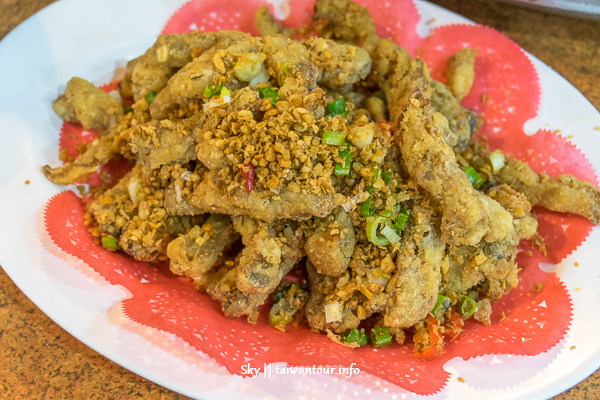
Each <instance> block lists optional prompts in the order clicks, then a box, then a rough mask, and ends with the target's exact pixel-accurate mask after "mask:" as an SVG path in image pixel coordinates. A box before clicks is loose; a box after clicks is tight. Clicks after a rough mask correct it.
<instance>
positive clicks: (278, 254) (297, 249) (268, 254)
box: [233, 216, 304, 294]
mask: <svg viewBox="0 0 600 400" xmlns="http://www.w3.org/2000/svg"><path fill="white" fill-rule="evenodd" d="M233 222H234V227H235V229H236V231H238V232H240V234H241V235H242V242H243V244H244V249H243V250H242V252H241V253H240V259H239V267H238V268H237V277H236V285H237V288H238V289H239V290H241V291H242V292H244V293H250V294H254V293H270V292H272V291H273V290H274V289H275V288H276V287H277V285H278V284H279V282H280V281H281V278H283V276H284V275H285V274H287V273H288V272H289V271H290V270H291V269H292V268H293V267H294V265H296V263H297V262H298V261H299V260H300V258H302V257H303V256H304V251H303V250H302V245H303V243H304V237H303V235H302V233H301V232H300V230H299V229H298V227H297V225H296V224H295V223H293V222H292V221H285V220H282V221H278V222H276V223H273V224H266V223H264V222H261V221H257V220H255V219H253V218H250V217H247V216H243V217H234V218H233Z"/></svg>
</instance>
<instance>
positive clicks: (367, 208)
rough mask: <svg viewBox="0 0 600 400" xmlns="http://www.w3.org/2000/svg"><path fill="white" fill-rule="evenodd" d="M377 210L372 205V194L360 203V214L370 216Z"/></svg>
mask: <svg viewBox="0 0 600 400" xmlns="http://www.w3.org/2000/svg"><path fill="white" fill-rule="evenodd" d="M374 212H375V207H371V196H369V198H368V199H366V200H365V201H363V202H362V203H360V216H361V217H370V216H371V215H373V213H374Z"/></svg>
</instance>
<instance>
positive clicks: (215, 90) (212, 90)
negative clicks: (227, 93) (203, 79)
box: [202, 83, 223, 99]
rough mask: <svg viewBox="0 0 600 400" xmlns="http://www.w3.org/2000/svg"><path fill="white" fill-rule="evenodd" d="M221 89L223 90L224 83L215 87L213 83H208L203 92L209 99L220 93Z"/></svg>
mask: <svg viewBox="0 0 600 400" xmlns="http://www.w3.org/2000/svg"><path fill="white" fill-rule="evenodd" d="M221 90H223V84H222V83H219V86H217V87H214V86H213V85H208V86H207V87H205V88H204V92H203V93H202V94H203V95H204V97H206V98H207V99H210V98H211V97H213V96H216V95H218V94H220V93H221Z"/></svg>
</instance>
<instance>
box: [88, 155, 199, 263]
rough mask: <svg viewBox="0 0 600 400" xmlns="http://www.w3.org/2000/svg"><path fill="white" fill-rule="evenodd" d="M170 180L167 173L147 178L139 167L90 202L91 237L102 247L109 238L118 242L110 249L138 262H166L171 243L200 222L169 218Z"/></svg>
mask: <svg viewBox="0 0 600 400" xmlns="http://www.w3.org/2000/svg"><path fill="white" fill-rule="evenodd" d="M169 178H170V171H168V170H167V169H164V170H162V171H155V173H154V174H153V175H151V176H145V175H144V174H143V173H142V171H141V168H140V167H139V166H136V167H134V168H133V170H132V171H131V172H129V173H128V174H127V175H125V176H124V177H123V178H122V179H121V180H120V181H119V182H118V183H117V185H115V186H114V187H113V188H111V189H108V190H107V191H105V192H104V193H102V194H101V195H99V196H97V197H95V198H93V199H92V200H90V202H89V203H88V205H87V207H86V213H87V219H88V225H90V226H91V228H90V232H91V233H92V236H93V237H94V238H95V239H96V240H97V241H98V242H101V243H103V244H105V241H106V238H115V239H116V241H115V245H111V246H109V248H111V249H113V250H116V249H121V250H123V251H124V252H126V253H127V254H129V255H131V256H132V257H133V258H135V259H136V260H140V261H151V262H157V261H161V260H164V259H166V258H167V257H166V250H167V245H168V244H169V242H170V241H171V240H172V239H174V238H175V237H177V235H178V234H183V233H186V232H187V231H189V230H190V229H191V228H192V227H193V226H194V225H195V224H197V222H198V221H199V219H198V218H197V217H194V216H171V215H168V214H167V212H166V210H165V208H164V187H165V186H166V185H167V184H168V182H169ZM105 247H106V246H105Z"/></svg>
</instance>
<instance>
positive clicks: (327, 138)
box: [321, 130, 346, 146]
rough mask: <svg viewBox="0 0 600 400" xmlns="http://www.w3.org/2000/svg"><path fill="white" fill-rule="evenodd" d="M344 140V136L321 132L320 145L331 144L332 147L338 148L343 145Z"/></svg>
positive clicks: (331, 132) (333, 132) (336, 133)
mask: <svg viewBox="0 0 600 400" xmlns="http://www.w3.org/2000/svg"><path fill="white" fill-rule="evenodd" d="M344 139H346V135H343V134H341V133H339V132H335V131H328V130H325V131H323V139H322V140H321V143H323V144H333V145H334V146H340V145H342V144H344Z"/></svg>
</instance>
